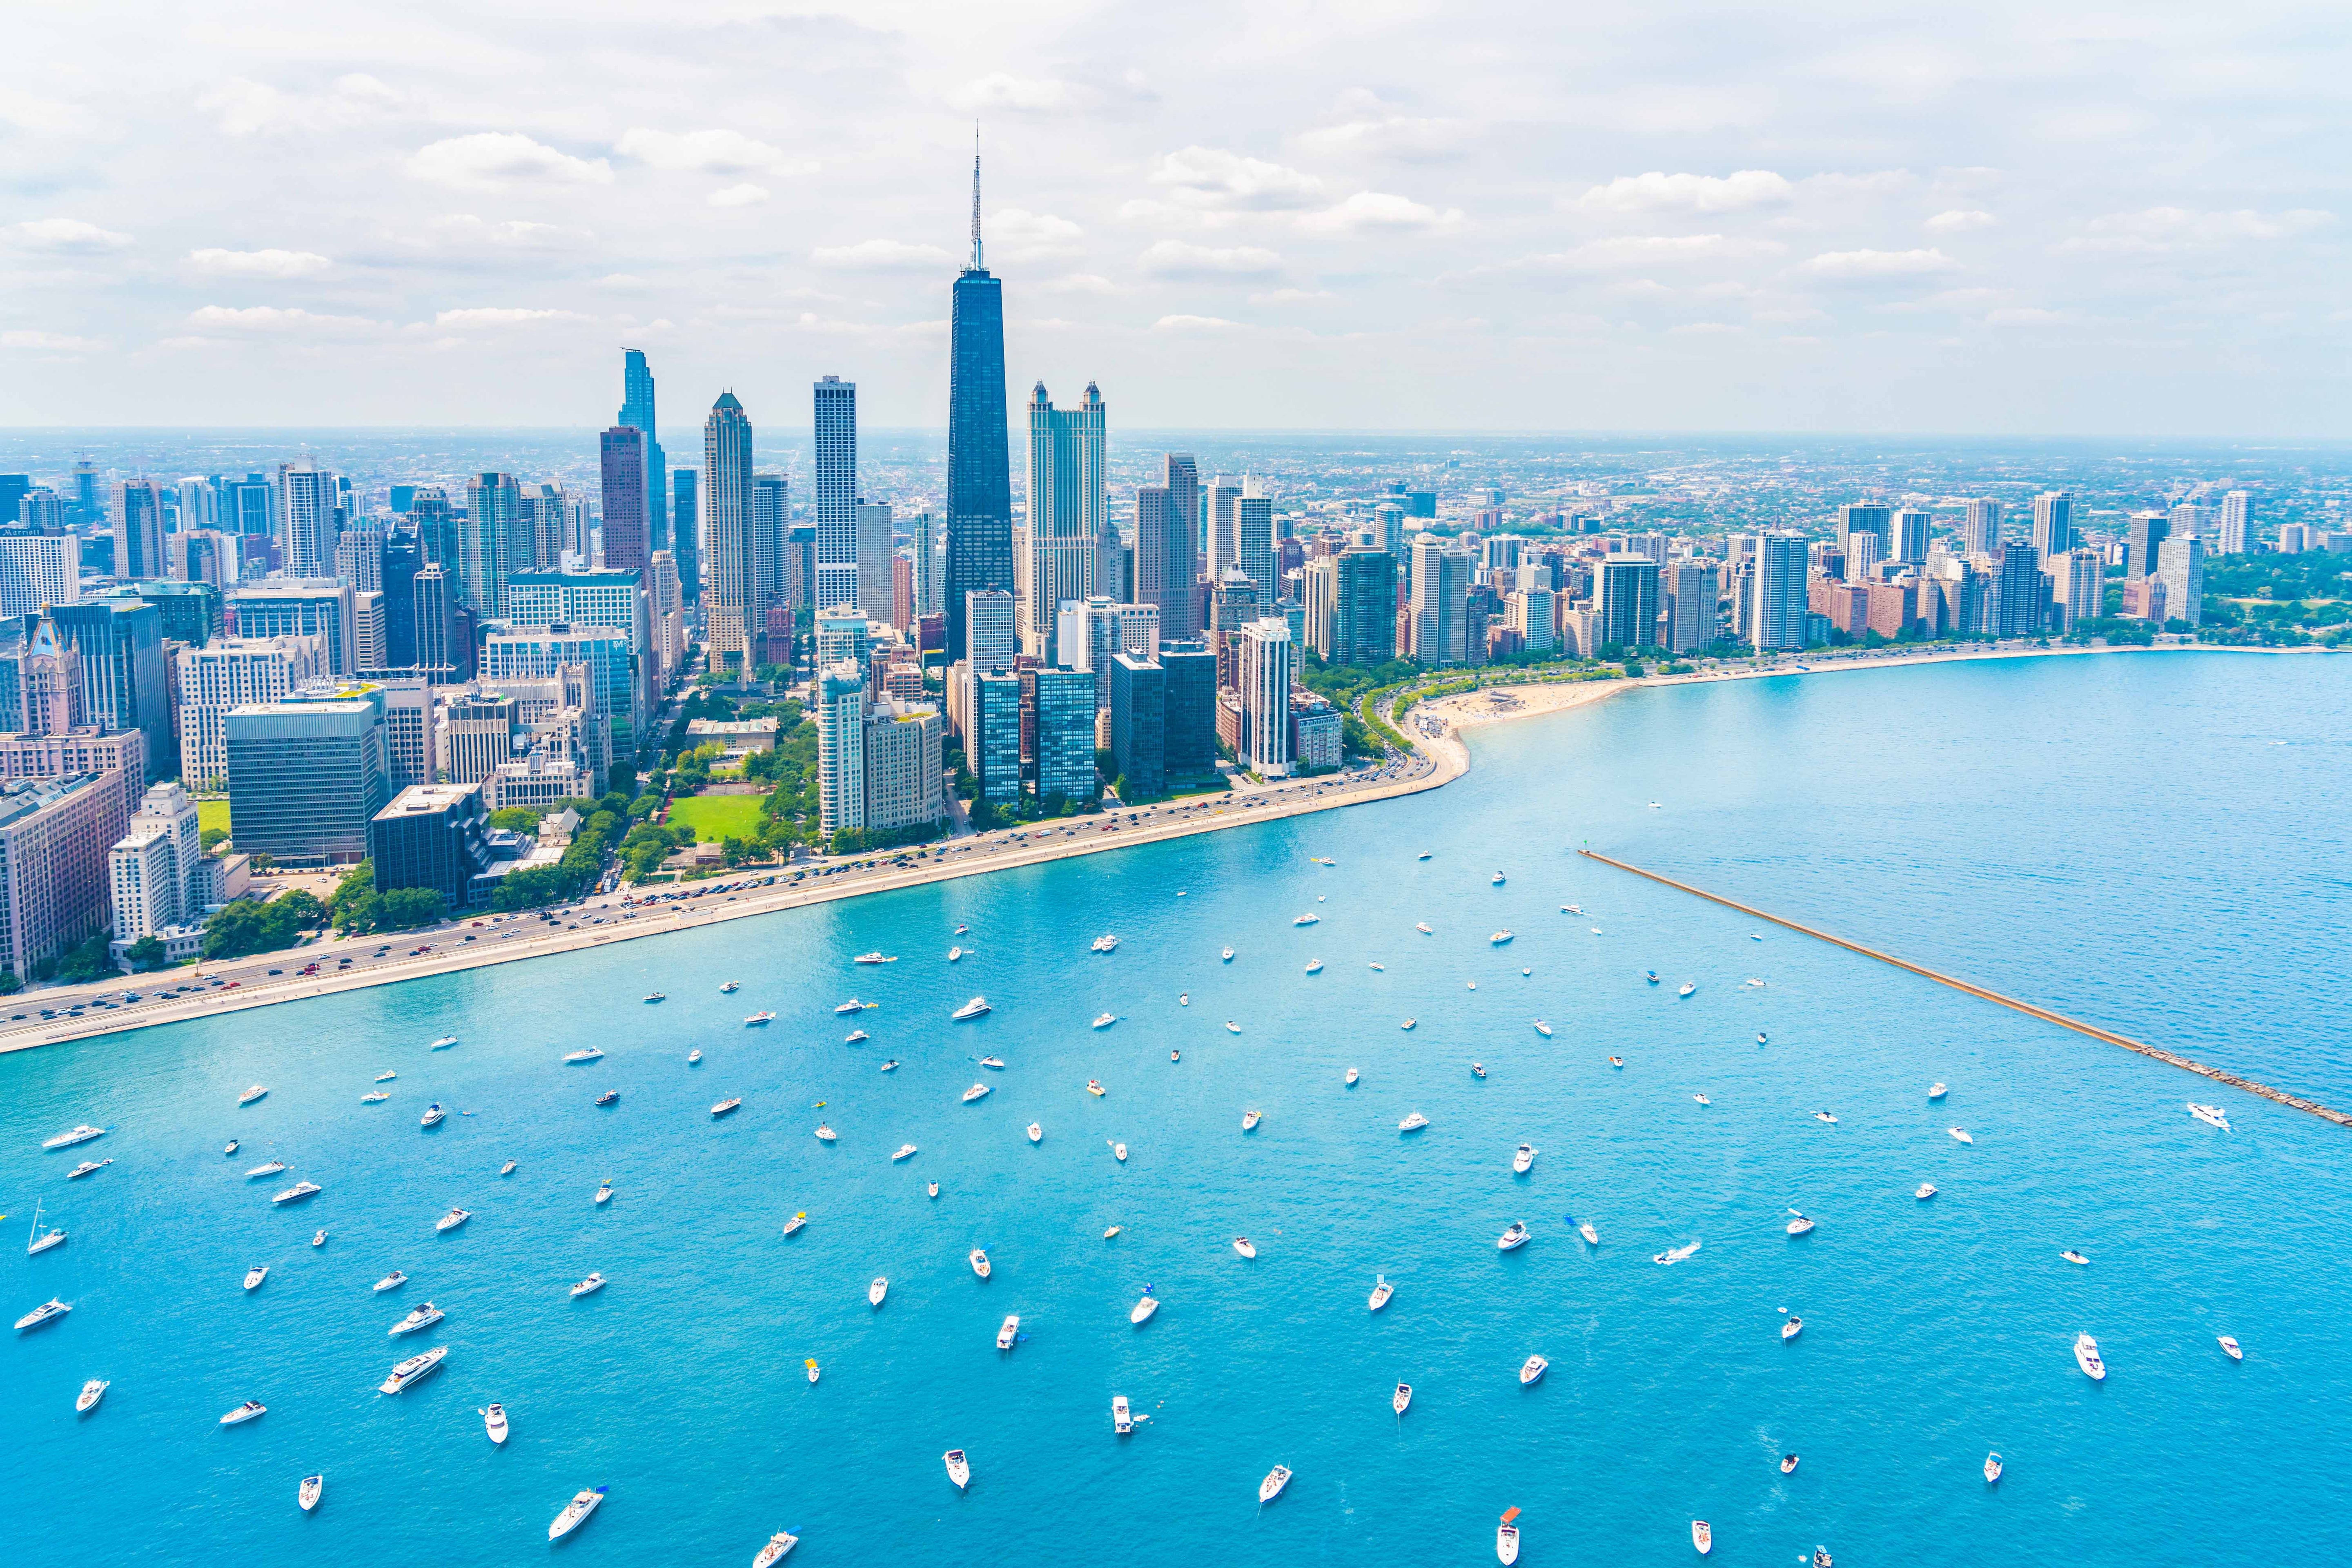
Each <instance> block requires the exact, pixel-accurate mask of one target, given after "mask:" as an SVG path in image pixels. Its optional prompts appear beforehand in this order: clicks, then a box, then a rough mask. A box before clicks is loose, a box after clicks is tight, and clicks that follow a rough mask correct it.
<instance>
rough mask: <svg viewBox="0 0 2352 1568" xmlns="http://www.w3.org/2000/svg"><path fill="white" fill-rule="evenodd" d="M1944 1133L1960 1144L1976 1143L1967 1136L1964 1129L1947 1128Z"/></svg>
mask: <svg viewBox="0 0 2352 1568" xmlns="http://www.w3.org/2000/svg"><path fill="white" fill-rule="evenodd" d="M1944 1131H1947V1132H1948V1133H1950V1134H1951V1135H1952V1136H1953V1137H1954V1138H1955V1139H1957V1140H1958V1141H1959V1142H1962V1143H1973V1142H1976V1140H1975V1139H1973V1138H1971V1137H1969V1135H1968V1131H1967V1130H1966V1129H1964V1128H1959V1127H1947V1128H1945V1129H1944Z"/></svg>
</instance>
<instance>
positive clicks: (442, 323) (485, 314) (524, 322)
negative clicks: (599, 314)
mask: <svg viewBox="0 0 2352 1568" xmlns="http://www.w3.org/2000/svg"><path fill="white" fill-rule="evenodd" d="M591 320H593V317H588V316H583V315H581V314H580V313H579V312H577V311H575V310H519V309H516V308H514V307H511V306H495V305H492V306H477V307H475V308H474V309H471V310H443V311H441V312H440V313H439V314H437V315H436V316H435V317H434V318H433V325H434V327H435V329H436V330H437V331H449V330H451V329H459V328H466V327H531V326H539V325H542V324H544V323H546V322H550V321H563V322H569V321H591Z"/></svg>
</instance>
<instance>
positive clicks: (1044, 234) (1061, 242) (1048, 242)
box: [982, 207, 1087, 261]
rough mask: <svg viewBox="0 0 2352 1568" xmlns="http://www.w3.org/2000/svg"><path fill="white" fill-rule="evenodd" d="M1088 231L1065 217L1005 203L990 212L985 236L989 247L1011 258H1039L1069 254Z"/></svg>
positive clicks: (1015, 259) (1026, 259)
mask: <svg viewBox="0 0 2352 1568" xmlns="http://www.w3.org/2000/svg"><path fill="white" fill-rule="evenodd" d="M1086 232H1087V231H1086V230H1084V229H1082V228H1080V227H1079V226H1077V225H1076V224H1074V223H1072V222H1071V221H1070V220H1069V219H1068V218H1066V217H1055V216H1053V215H1052V214H1050V213H1033V212H1030V211H1028V210H1026V209H1025V208H1022V207H1006V208H1004V209H1003V210H1002V211H1000V212H992V213H990V214H989V215H988V218H987V225H986V226H985V227H984V228H983V229H982V239H983V240H985V241H986V243H987V246H988V248H989V249H990V250H992V251H993V252H995V253H996V254H997V255H998V256H1001V257H1003V258H1005V259H1006V260H1008V261H1037V260H1042V259H1044V258H1047V257H1055V256H1067V255H1069V254H1070V253H1071V252H1073V251H1075V250H1076V249H1077V248H1078V242H1079V240H1081V239H1082V238H1084V237H1085V236H1086Z"/></svg>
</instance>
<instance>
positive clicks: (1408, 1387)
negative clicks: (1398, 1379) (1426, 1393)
mask: <svg viewBox="0 0 2352 1568" xmlns="http://www.w3.org/2000/svg"><path fill="white" fill-rule="evenodd" d="M1409 1405H1412V1384H1409V1383H1400V1384H1397V1385H1396V1392H1395V1393H1394V1394H1390V1395H1389V1408H1390V1409H1391V1410H1393V1411H1395V1412H1396V1413H1397V1414H1398V1415H1403V1414H1404V1413H1405V1409H1406V1407H1407V1406H1409Z"/></svg>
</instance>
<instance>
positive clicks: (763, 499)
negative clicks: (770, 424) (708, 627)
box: [743, 474, 835, 663]
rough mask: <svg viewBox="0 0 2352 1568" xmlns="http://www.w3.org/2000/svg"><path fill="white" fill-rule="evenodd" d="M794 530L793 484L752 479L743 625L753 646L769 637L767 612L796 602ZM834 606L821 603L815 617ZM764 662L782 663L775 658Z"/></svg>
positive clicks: (773, 477) (777, 478) (774, 477)
mask: <svg viewBox="0 0 2352 1568" xmlns="http://www.w3.org/2000/svg"><path fill="white" fill-rule="evenodd" d="M792 529H793V489H792V482H791V481H790V480H789V479H786V478H785V477H784V476H783V475H782V474H753V475H752V476H751V587H752V590H753V592H752V595H751V598H750V599H749V600H747V601H746V608H745V609H744V612H743V624H744V626H745V627H746V628H747V630H746V635H747V636H748V637H750V638H751V641H752V642H753V643H754V644H757V643H758V642H759V641H760V639H761V637H762V636H764V635H765V634H766V629H767V625H768V611H769V609H770V607H772V606H773V605H791V604H793V603H795V602H796V600H797V598H798V595H799V586H798V584H796V583H795V582H794V580H793V572H792V571H791V570H790V553H791V552H789V551H788V550H787V549H786V541H787V539H788V538H789V536H790V535H791V533H792ZM833 608H835V606H834V605H824V604H820V605H817V606H816V614H818V615H820V616H821V615H824V613H825V612H826V611H827V610H829V609H833ZM762 662H769V663H774V662H781V661H780V660H775V659H773V658H766V659H763V660H762Z"/></svg>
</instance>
